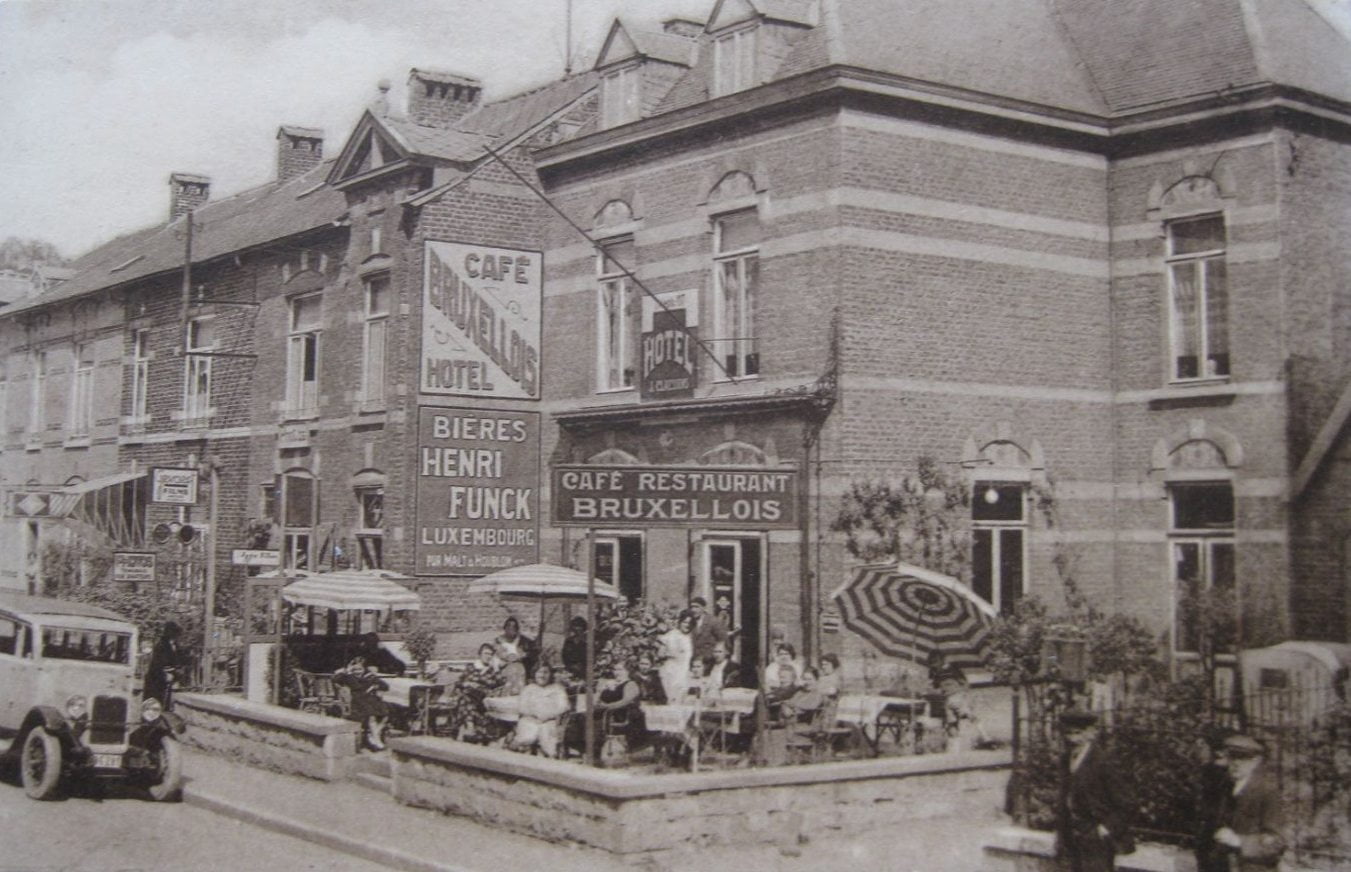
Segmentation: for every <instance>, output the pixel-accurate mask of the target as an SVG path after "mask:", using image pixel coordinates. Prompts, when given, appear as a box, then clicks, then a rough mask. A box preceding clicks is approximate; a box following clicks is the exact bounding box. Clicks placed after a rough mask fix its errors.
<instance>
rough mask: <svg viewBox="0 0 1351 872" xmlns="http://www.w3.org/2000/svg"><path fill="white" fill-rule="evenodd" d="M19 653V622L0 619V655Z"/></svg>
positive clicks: (4, 618)
mask: <svg viewBox="0 0 1351 872" xmlns="http://www.w3.org/2000/svg"><path fill="white" fill-rule="evenodd" d="M17 653H19V622H18V621H13V620H10V619H9V618H6V617H0V654H17Z"/></svg>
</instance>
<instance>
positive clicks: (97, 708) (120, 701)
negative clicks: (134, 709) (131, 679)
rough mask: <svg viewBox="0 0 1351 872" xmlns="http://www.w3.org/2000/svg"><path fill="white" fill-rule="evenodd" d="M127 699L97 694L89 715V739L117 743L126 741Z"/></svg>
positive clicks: (95, 742)
mask: <svg viewBox="0 0 1351 872" xmlns="http://www.w3.org/2000/svg"><path fill="white" fill-rule="evenodd" d="M126 737H127V701H126V699H125V698H124V697H120V696H96V697H94V707H93V709H92V710H91V711H90V717H89V741H90V743H92V744H100V745H116V744H120V743H122V742H124V741H126Z"/></svg>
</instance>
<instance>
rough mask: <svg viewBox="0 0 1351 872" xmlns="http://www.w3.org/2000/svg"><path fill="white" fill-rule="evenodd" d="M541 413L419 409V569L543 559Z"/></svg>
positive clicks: (472, 571) (482, 569)
mask: <svg viewBox="0 0 1351 872" xmlns="http://www.w3.org/2000/svg"><path fill="white" fill-rule="evenodd" d="M539 432H540V426H539V413H538V412H508V411H501V410H494V409H447V408H440V407H436V406H424V407H422V408H420V409H419V410H418V454H417V522H416V524H415V529H416V535H417V539H416V541H415V543H414V548H413V552H414V557H415V564H414V566H415V568H414V570H413V574H414V575H485V574H487V573H489V572H492V571H494V570H497V569H505V568H507V567H511V566H520V565H522V564H526V563H537V562H539V451H540V439H539Z"/></svg>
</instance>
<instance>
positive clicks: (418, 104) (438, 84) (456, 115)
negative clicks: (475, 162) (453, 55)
mask: <svg viewBox="0 0 1351 872" xmlns="http://www.w3.org/2000/svg"><path fill="white" fill-rule="evenodd" d="M482 94H483V83H482V82H480V81H479V80H478V79H474V78H470V77H468V76H461V75H457V74H456V73H445V72H437V71H435V70H419V69H416V68H414V69H413V71H412V72H410V73H409V74H408V119H409V120H410V121H412V122H413V123H414V124H421V125H422V126H424V127H450V126H452V125H454V123H455V122H456V121H459V120H460V119H461V118H463V117H464V116H465V115H467V114H468V113H470V112H471V111H473V110H474V109H477V108H478V106H479V98H480V96H481V95H482Z"/></svg>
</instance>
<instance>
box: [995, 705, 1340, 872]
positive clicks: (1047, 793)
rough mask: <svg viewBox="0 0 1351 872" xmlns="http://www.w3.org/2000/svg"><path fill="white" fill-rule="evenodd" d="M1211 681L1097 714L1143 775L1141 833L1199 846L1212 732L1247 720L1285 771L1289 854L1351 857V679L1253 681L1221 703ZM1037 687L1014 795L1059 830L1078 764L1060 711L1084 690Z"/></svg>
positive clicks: (1026, 717) (1270, 761) (1027, 812)
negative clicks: (1264, 684) (1277, 684)
mask: <svg viewBox="0 0 1351 872" xmlns="http://www.w3.org/2000/svg"><path fill="white" fill-rule="evenodd" d="M1202 687H1203V685H1202V684H1200V683H1197V682H1190V683H1189V682H1179V683H1177V684H1173V685H1166V686H1163V687H1159V688H1155V689H1153V690H1151V691H1149V692H1148V693H1147V694H1140V695H1137V696H1135V697H1128V698H1126V699H1125V700H1124V701H1123V702H1122V703H1121V704H1119V705H1117V706H1116V707H1114V708H1110V709H1104V710H1101V711H1099V712H1098V713H1097V714H1098V715H1099V718H1100V724H1101V727H1102V731H1101V736H1100V738H1099V742H1101V743H1102V744H1103V746H1104V747H1105V748H1106V749H1107V750H1108V752H1109V753H1110V754H1111V755H1112V757H1113V759H1114V761H1115V764H1116V768H1117V771H1119V772H1121V773H1123V775H1125V776H1126V777H1129V778H1130V779H1131V780H1132V782H1133V784H1132V786H1133V788H1134V794H1135V798H1136V807H1137V832H1138V834H1139V836H1140V837H1141V838H1144V839H1148V840H1151V841H1161V842H1166V843H1171V844H1176V845H1180V846H1183V847H1191V846H1192V844H1193V842H1194V840H1195V838H1196V836H1197V834H1198V827H1199V824H1200V822H1199V820H1198V806H1199V804H1200V803H1199V800H1200V797H1201V795H1202V791H1203V789H1205V786H1204V785H1203V781H1206V780H1207V779H1208V767H1209V764H1210V761H1211V756H1210V754H1211V751H1210V748H1211V743H1213V742H1214V741H1215V740H1216V739H1217V738H1218V737H1220V736H1222V735H1223V734H1224V733H1225V732H1227V731H1232V730H1241V731H1244V732H1247V733H1249V734H1251V735H1253V736H1255V737H1257V738H1259V739H1261V740H1262V741H1263V742H1264V743H1265V744H1266V746H1267V748H1268V754H1267V763H1266V764H1265V765H1267V766H1268V767H1270V768H1271V769H1272V771H1273V772H1274V773H1275V775H1276V777H1277V780H1278V783H1279V785H1280V789H1281V793H1282V798H1283V801H1284V802H1283V805H1284V809H1285V812H1286V814H1285V818H1286V831H1285V833H1284V836H1285V838H1286V843H1287V845H1288V846H1289V848H1288V850H1287V857H1288V858H1289V859H1291V860H1292V861H1294V862H1297V863H1300V864H1303V865H1307V866H1309V867H1310V868H1317V869H1325V868H1326V869H1332V868H1348V867H1351V706H1349V705H1348V703H1347V700H1346V699H1345V695H1344V689H1343V688H1342V687H1340V686H1337V685H1334V684H1332V683H1327V684H1304V685H1301V684H1299V683H1295V684H1293V685H1291V686H1289V687H1285V688H1279V689H1269V688H1258V687H1244V688H1239V689H1236V690H1237V692H1236V693H1235V695H1234V696H1233V698H1232V699H1228V700H1224V701H1222V702H1221V704H1216V703H1215V702H1213V701H1212V700H1210V699H1208V698H1207V696H1206V694H1205V692H1204V690H1202V689H1201V688H1202ZM1032 691H1034V692H1028V693H1026V694H1025V695H1024V699H1025V700H1026V701H1029V702H1030V703H1031V705H1030V706H1029V707H1028V709H1029V710H1020V709H1021V708H1023V707H1022V706H1020V705H1018V704H1015V706H1014V714H1013V717H1014V724H1013V737H1014V742H1013V755H1014V771H1013V777H1012V778H1011V779H1010V782H1009V788H1008V796H1007V798H1006V800H1007V801H1006V805H1007V806H1008V811H1009V813H1010V814H1012V815H1013V816H1014V818H1015V819H1016V820H1018V822H1019V823H1021V824H1023V825H1025V826H1030V827H1034V828H1037V829H1054V828H1055V826H1056V810H1057V808H1059V800H1060V796H1061V790H1062V787H1063V780H1064V778H1065V777H1066V775H1067V772H1068V768H1067V765H1066V761H1065V758H1064V756H1063V754H1062V751H1061V749H1062V747H1063V744H1062V741H1061V736H1060V728H1059V714H1060V712H1062V711H1063V710H1064V708H1065V707H1066V706H1068V705H1071V704H1072V703H1073V700H1074V696H1073V694H1071V693H1069V692H1068V691H1066V690H1065V689H1063V688H1059V687H1042V688H1034V689H1032ZM1209 772H1211V773H1213V772H1214V770H1209ZM1210 783H1211V784H1212V785H1213V783H1214V781H1213V779H1210ZM1211 789H1213V787H1212V788H1211Z"/></svg>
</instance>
